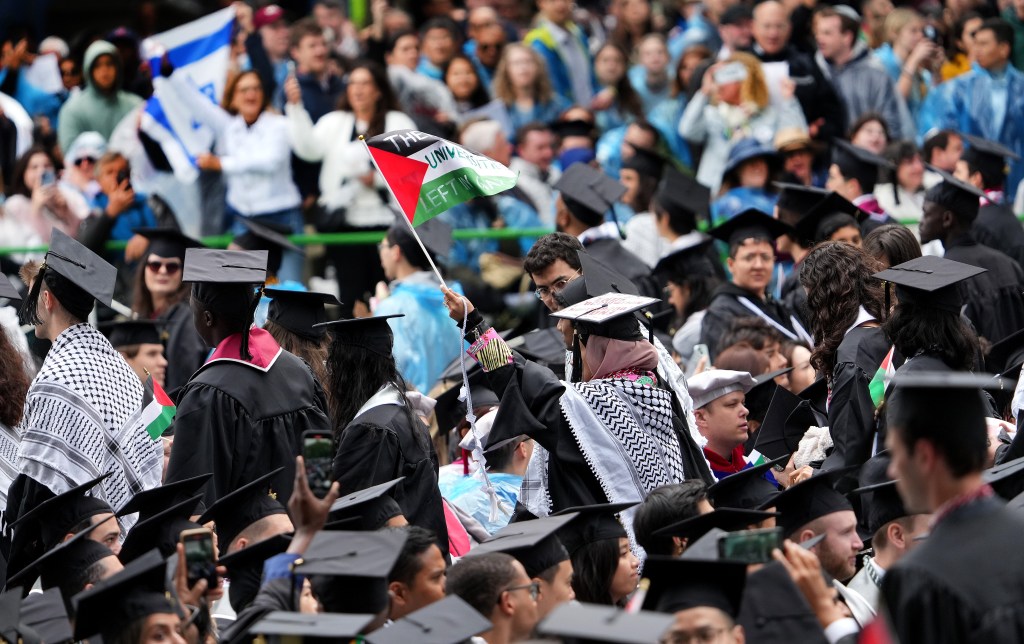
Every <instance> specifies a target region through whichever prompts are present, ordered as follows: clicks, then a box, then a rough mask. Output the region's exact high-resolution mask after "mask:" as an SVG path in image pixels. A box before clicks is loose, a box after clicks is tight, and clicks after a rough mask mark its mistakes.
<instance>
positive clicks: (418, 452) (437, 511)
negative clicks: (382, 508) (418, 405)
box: [334, 405, 448, 554]
mask: <svg viewBox="0 0 1024 644" xmlns="http://www.w3.org/2000/svg"><path fill="white" fill-rule="evenodd" d="M410 421H412V422H415V423H417V424H418V425H419V426H414V425H413V424H412V422H410ZM437 468H438V461H437V452H435V451H434V444H433V443H432V442H431V441H430V434H429V432H428V431H427V428H426V426H424V425H423V424H422V423H420V422H419V421H418V420H414V419H412V418H410V415H409V413H408V412H407V411H406V408H405V407H404V406H400V405H378V406H376V407H373V408H371V409H368V410H366V411H364V412H363V413H362V414H360V415H358V416H356V417H355V418H354V419H353V420H352V422H350V423H349V424H348V425H346V426H345V429H344V430H342V432H341V443H340V444H339V445H338V451H337V453H336V454H335V456H334V479H335V480H337V481H338V484H339V485H340V487H341V493H342V494H350V493H352V492H355V491H358V490H363V489H366V488H368V487H373V486H374V485H378V484H380V483H386V482H388V481H391V480H394V479H396V478H398V477H399V476H404V477H405V480H404V481H401V482H400V483H398V484H397V485H396V486H395V487H394V488H392V491H391V496H392V497H393V498H394V500H395V503H397V504H398V506H399V507H400V508H402V514H403V515H405V518H406V520H408V521H409V523H411V524H412V525H415V526H419V527H421V528H426V529H428V530H432V531H433V532H434V534H436V535H437V545H438V547H439V548H441V552H443V553H445V554H447V553H448V528H447V525H446V524H445V518H444V506H443V503H442V500H441V490H440V489H439V488H438V487H437Z"/></svg>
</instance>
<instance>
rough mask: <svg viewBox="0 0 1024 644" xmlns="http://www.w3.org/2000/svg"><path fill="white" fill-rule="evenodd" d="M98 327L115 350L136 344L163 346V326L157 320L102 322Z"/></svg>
mask: <svg viewBox="0 0 1024 644" xmlns="http://www.w3.org/2000/svg"><path fill="white" fill-rule="evenodd" d="M97 327H98V328H99V329H100V330H101V331H102V332H103V333H104V334H105V335H106V336H107V339H108V340H110V345H111V346H112V347H114V348H115V349H116V348H118V347H127V346H131V345H134V344H163V338H162V337H161V333H160V331H161V329H162V328H163V324H161V323H160V322H157V321H156V320H123V321H120V322H101V323H100V324H98V325H97Z"/></svg>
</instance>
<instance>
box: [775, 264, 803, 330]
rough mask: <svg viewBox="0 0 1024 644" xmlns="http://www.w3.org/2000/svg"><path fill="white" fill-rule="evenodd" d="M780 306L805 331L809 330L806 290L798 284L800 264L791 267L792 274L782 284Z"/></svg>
mask: <svg viewBox="0 0 1024 644" xmlns="http://www.w3.org/2000/svg"><path fill="white" fill-rule="evenodd" d="M780 295H781V299H782V304H783V305H784V306H785V307H786V308H787V309H788V310H789V311H790V312H792V313H793V315H795V316H796V319H798V320H800V324H802V325H804V328H805V329H810V328H811V319H810V312H809V311H808V310H807V289H805V288H804V285H803V284H801V283H800V264H796V265H794V266H793V272H791V273H790V274H789V275H787V276H786V279H785V280H784V281H783V282H782V289H781V292H780Z"/></svg>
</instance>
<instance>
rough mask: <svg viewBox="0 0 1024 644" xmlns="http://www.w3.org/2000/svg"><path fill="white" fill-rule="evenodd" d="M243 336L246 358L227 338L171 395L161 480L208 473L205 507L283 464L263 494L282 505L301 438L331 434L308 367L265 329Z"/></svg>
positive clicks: (237, 338)
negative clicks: (173, 409)
mask: <svg viewBox="0 0 1024 644" xmlns="http://www.w3.org/2000/svg"><path fill="white" fill-rule="evenodd" d="M249 334H250V337H249V352H250V353H251V354H252V359H251V360H248V361H244V360H242V359H240V357H239V348H240V347H239V342H240V339H241V334H235V335H232V336H229V337H228V338H226V339H225V340H224V341H223V342H221V343H220V345H218V347H217V349H216V350H215V351H214V353H213V355H212V356H211V358H210V360H209V361H208V362H207V363H206V364H204V365H203V366H202V367H201V368H200V369H199V371H197V372H196V373H195V374H194V375H193V376H192V379H191V380H189V382H188V384H187V385H185V387H184V388H183V389H182V391H181V394H180V395H179V396H178V411H177V415H176V416H175V418H174V423H173V424H172V425H171V430H172V431H173V434H174V447H173V448H172V449H171V459H170V462H169V463H168V465H167V476H166V481H165V482H166V483H173V482H175V481H180V480H182V479H187V478H190V477H193V476H198V475H200V474H207V473H211V472H212V473H213V477H212V478H211V479H210V481H209V483H207V485H206V487H205V489H204V499H203V500H204V502H205V504H206V506H207V507H209V505H210V504H211V503H213V502H214V501H216V500H217V499H219V498H220V497H222V496H224V495H225V494H227V493H229V492H231V491H233V490H237V489H238V488H239V487H241V486H242V485H245V484H246V483H249V482H251V481H253V480H255V479H257V478H259V477H260V476H263V475H264V474H266V473H267V472H270V471H272V470H275V469H277V468H279V467H282V466H283V467H284V471H283V472H281V473H280V474H278V475H277V476H275V477H274V478H273V479H271V481H270V489H271V490H272V491H273V492H274V494H276V495H277V499H278V500H279V501H281V503H287V502H288V499H289V497H291V494H292V485H293V482H294V480H295V457H296V456H298V455H299V454H301V453H302V440H301V437H302V433H303V432H304V431H306V430H315V431H321V432H324V433H327V434H330V433H331V421H330V418H329V417H328V413H327V400H326V398H325V397H324V392H323V389H321V387H320V384H319V383H318V382H317V380H316V378H314V377H313V372H312V371H311V370H310V368H309V366H308V365H307V364H306V363H305V362H303V361H302V359H301V358H298V357H296V356H295V355H293V354H291V353H289V352H287V351H285V350H284V349H282V348H281V347H280V346H279V345H278V344H277V342H276V341H275V340H274V339H273V338H272V337H271V336H270V333H268V332H267V331H264V330H263V329H255V328H254V329H252V330H250V332H249Z"/></svg>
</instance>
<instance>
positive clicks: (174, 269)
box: [146, 260, 181, 275]
mask: <svg viewBox="0 0 1024 644" xmlns="http://www.w3.org/2000/svg"><path fill="white" fill-rule="evenodd" d="M146 268H148V269H149V270H150V272H152V273H159V272H160V269H161V268H162V269H164V271H166V272H167V274H168V275H177V274H178V271H180V270H181V262H160V261H157V260H153V261H151V262H146Z"/></svg>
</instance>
